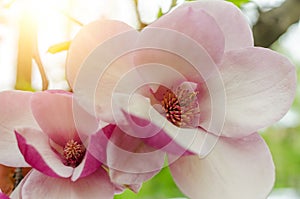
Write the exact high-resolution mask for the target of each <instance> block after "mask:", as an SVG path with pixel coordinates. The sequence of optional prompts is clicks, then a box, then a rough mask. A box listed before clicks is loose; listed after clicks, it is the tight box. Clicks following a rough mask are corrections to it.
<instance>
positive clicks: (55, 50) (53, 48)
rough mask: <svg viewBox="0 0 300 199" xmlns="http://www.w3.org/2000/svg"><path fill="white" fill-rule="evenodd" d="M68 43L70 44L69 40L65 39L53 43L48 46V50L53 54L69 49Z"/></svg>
mask: <svg viewBox="0 0 300 199" xmlns="http://www.w3.org/2000/svg"><path fill="white" fill-rule="evenodd" d="M70 45H71V41H66V42H62V43H59V44H55V45H53V46H50V47H49V48H48V52H49V53H52V54H55V53H59V52H62V51H65V50H69V48H70Z"/></svg>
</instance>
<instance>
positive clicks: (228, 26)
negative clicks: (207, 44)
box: [182, 0, 253, 51]
mask: <svg viewBox="0 0 300 199" xmlns="http://www.w3.org/2000/svg"><path fill="white" fill-rule="evenodd" d="M182 7H183V8H185V7H192V8H193V9H194V10H195V12H197V11H199V12H201V11H202V10H204V11H205V12H206V13H208V14H209V15H210V16H212V17H213V18H214V19H215V21H216V23H217V24H218V26H219V27H220V29H221V30H222V32H223V34H222V36H223V35H224V36H225V51H229V50H234V49H238V48H244V47H248V46H253V36H252V31H251V28H250V26H249V24H248V22H247V20H246V17H245V16H244V15H243V13H242V12H241V10H240V9H238V8H237V7H236V6H235V5H233V4H232V3H230V2H227V1H216V0H202V1H197V2H191V3H186V4H184V5H183V6H182ZM183 8H182V9H183Z"/></svg>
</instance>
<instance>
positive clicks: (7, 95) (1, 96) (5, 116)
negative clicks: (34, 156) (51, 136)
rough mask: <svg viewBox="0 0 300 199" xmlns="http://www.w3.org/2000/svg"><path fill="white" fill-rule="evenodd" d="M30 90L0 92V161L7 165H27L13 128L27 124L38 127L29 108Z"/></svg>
mask: <svg viewBox="0 0 300 199" xmlns="http://www.w3.org/2000/svg"><path fill="white" fill-rule="evenodd" d="M31 96H32V93H31V92H23V91H4V92H1V93H0V104H1V106H0V132H1V133H0V153H1V158H0V163H1V164H4V165H7V166H15V167H27V166H28V164H27V163H26V162H25V161H24V158H23V156H22V154H21V153H20V151H19V148H18V145H17V140H16V137H15V134H14V129H15V128H17V127H22V126H28V127H30V126H31V127H36V128H38V124H37V123H36V121H35V119H34V117H33V115H32V113H31V110H30V98H31Z"/></svg>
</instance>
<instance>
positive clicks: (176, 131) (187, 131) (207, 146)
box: [114, 94, 217, 156]
mask: <svg viewBox="0 0 300 199" xmlns="http://www.w3.org/2000/svg"><path fill="white" fill-rule="evenodd" d="M114 99H115V102H116V103H117V104H118V105H119V106H121V107H122V111H121V112H118V113H116V115H115V118H116V121H117V125H118V126H119V127H120V128H121V129H122V130H123V131H124V132H126V133H127V134H128V135H130V136H132V137H137V138H141V139H142V140H143V141H144V142H146V143H147V144H149V145H150V146H152V147H155V148H157V149H161V150H163V151H166V152H169V153H172V154H176V155H186V154H193V153H194V154H198V155H200V156H205V155H206V154H207V153H208V152H209V151H210V150H211V149H212V147H213V145H214V143H215V141H216V139H217V137H216V136H214V135H210V134H209V133H207V132H205V131H204V130H202V129H201V128H194V129H193V128H180V127H177V126H175V125H173V124H172V123H171V122H169V121H168V120H167V119H166V118H165V117H164V116H162V115H161V114H160V113H159V112H158V111H157V110H155V109H154V108H153V106H152V105H151V104H150V101H149V99H147V98H145V97H143V96H141V95H137V94H135V95H132V96H128V95H122V94H115V95H114ZM117 108H120V107H117ZM124 119H125V121H126V122H125V121H123V120H124Z"/></svg>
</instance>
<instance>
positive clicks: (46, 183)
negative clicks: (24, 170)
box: [20, 169, 114, 199]
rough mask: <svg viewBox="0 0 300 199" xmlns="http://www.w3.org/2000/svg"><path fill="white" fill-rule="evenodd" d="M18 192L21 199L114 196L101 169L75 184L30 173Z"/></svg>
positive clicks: (91, 198) (110, 197) (36, 172)
mask: <svg viewBox="0 0 300 199" xmlns="http://www.w3.org/2000/svg"><path fill="white" fill-rule="evenodd" d="M20 191H21V195H22V199H32V198H45V199H53V198H72V199H82V198H87V199H94V198H99V199H112V198H113V196H114V187H113V185H112V184H111V183H110V182H109V178H108V176H107V173H106V172H105V171H104V170H101V169H99V170H98V171H97V172H95V173H94V174H93V175H90V176H88V177H85V178H82V179H79V180H77V181H76V182H71V181H70V180H69V179H63V178H52V177H48V176H45V175H43V174H42V173H40V172H38V171H32V172H31V173H30V175H29V176H28V178H27V179H26V181H25V182H24V183H23V185H22V187H21V190H20Z"/></svg>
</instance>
